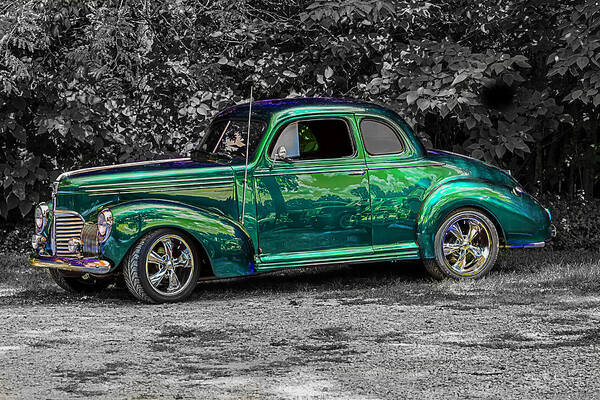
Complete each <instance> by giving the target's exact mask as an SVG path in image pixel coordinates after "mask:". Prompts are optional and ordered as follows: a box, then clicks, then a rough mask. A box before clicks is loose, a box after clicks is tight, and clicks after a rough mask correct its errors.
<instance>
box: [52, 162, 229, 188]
mask: <svg viewBox="0 0 600 400" xmlns="http://www.w3.org/2000/svg"><path fill="white" fill-rule="evenodd" d="M198 173H202V174H203V175H204V173H208V174H209V175H216V176H219V175H221V174H222V175H225V176H227V177H230V176H232V168H231V167H230V166H228V165H226V164H221V163H218V162H210V161H192V160H191V159H189V158H178V159H171V160H156V161H142V162H134V163H127V164H118V165H108V166H102V167H93V168H85V169H79V170H76V171H70V172H65V173H63V174H62V175H60V176H59V177H58V179H57V182H58V189H59V190H60V191H61V192H64V191H77V190H78V189H81V188H89V187H97V188H107V187H110V186H120V185H127V184H139V182H146V181H148V182H150V181H152V182H155V181H168V180H171V179H175V178H185V176H187V175H193V176H195V175H197V174H198ZM103 185H106V186H103Z"/></svg>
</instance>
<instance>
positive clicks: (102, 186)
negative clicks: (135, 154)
mask: <svg viewBox="0 0 600 400" xmlns="http://www.w3.org/2000/svg"><path fill="white" fill-rule="evenodd" d="M223 179H228V178H226V177H225V178H224V177H221V176H213V177H206V178H187V179H163V180H158V181H140V182H126V183H106V184H99V185H82V186H81V188H83V189H88V188H97V187H100V188H105V187H108V186H111V187H112V186H123V187H125V186H126V185H132V186H135V185H150V184H155V183H159V184H160V183H175V182H195V181H198V182H200V181H211V180H213V181H214V180H223ZM230 179H232V180H233V178H230ZM207 183H210V182H207Z"/></svg>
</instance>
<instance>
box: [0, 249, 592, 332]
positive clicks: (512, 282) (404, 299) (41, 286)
mask: <svg viewBox="0 0 600 400" xmlns="http://www.w3.org/2000/svg"><path fill="white" fill-rule="evenodd" d="M0 270H1V271H2V274H0V290H2V289H3V290H4V291H5V293H7V294H4V297H5V299H4V300H3V302H6V301H8V299H9V298H13V299H17V298H19V299H20V300H26V299H27V298H31V297H34V298H35V299H37V300H38V301H44V302H46V301H58V302H63V301H72V298H71V297H70V296H66V295H64V294H63V292H62V291H61V290H60V289H59V288H58V287H57V286H56V285H55V284H54V283H53V282H52V280H51V279H50V278H49V277H48V276H47V274H46V272H45V271H44V270H42V269H36V268H31V267H29V266H28V261H27V257H26V256H23V255H21V254H17V253H5V254H2V255H0ZM599 288H600V253H598V252H581V251H549V250H537V249H527V250H503V251H501V253H500V256H499V258H498V262H497V265H496V268H495V269H494V271H492V273H491V274H490V275H488V276H487V277H485V278H484V279H480V280H477V281H468V280H465V281H453V280H445V281H441V282H437V281H434V280H432V279H431V278H430V277H429V276H428V275H427V274H426V272H425V271H424V268H423V266H422V264H421V263H420V262H398V263H374V264H357V265H333V266H324V267H304V268H298V269H289V270H283V271H278V272H273V273H268V274H261V275H255V276H251V277H246V278H234V279H227V280H222V281H208V282H201V283H199V285H198V289H197V290H196V291H195V293H194V294H193V295H192V298H191V300H192V301H193V300H197V301H206V300H230V299H240V298H243V299H248V298H256V299H257V300H260V299H261V298H264V297H265V296H276V297H278V298H281V297H284V298H285V301H287V302H289V304H290V305H294V304H296V305H297V304H301V303H302V301H304V300H303V299H304V298H313V299H317V300H321V301H334V302H337V304H339V305H341V306H347V307H361V306H375V307H377V306H386V305H389V304H404V305H411V304H419V305H426V304H440V303H443V304H444V305H445V306H447V307H450V308H452V307H453V308H457V309H460V310H465V311H468V310H473V309H482V308H483V309H489V308H494V307H497V306H498V305H499V304H534V303H541V304H543V303H548V302H551V303H556V302H558V301H559V300H560V302H561V307H565V309H566V310H568V309H571V308H575V307H579V308H581V307H588V308H591V307H597V306H598V304H600V290H599ZM12 292H16V294H15V293H12ZM0 293H1V292H0ZM59 293H61V295H60V296H58V297H57V298H54V297H56V296H57V295H58V294H59ZM1 297H2V296H0V298H1ZM574 297H578V299H577V301H575V300H574V301H572V302H569V298H572V299H574ZM86 299H88V300H90V301H101V302H102V301H109V302H110V301H111V300H112V301H114V300H124V299H129V296H128V295H127V293H126V292H125V291H123V290H115V289H112V290H108V291H105V292H102V293H101V294H100V295H98V296H96V297H89V298H84V299H82V300H81V301H86ZM171 328H172V330H171V331H169V330H168V329H171ZM171 328H169V327H165V328H164V329H165V330H164V331H163V332H162V334H163V335H169V334H171V335H173V336H176V335H180V337H184V336H181V335H197V336H200V337H203V338H202V339H203V340H206V341H210V337H211V335H213V336H215V337H218V336H219V333H210V332H196V331H193V330H189V329H191V328H181V331H177V328H176V327H171ZM186 329H187V330H186Z"/></svg>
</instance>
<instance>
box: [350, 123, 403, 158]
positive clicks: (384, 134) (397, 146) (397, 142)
mask: <svg viewBox="0 0 600 400" xmlns="http://www.w3.org/2000/svg"><path fill="white" fill-rule="evenodd" d="M360 132H361V134H362V137H363V142H364V143H365V149H366V150H367V153H369V154H371V155H374V156H376V155H383V154H398V153H402V152H403V151H404V146H403V145H402V140H401V139H400V137H398V134H397V133H396V132H395V131H394V130H393V129H392V128H391V127H390V126H388V125H387V124H384V123H381V122H378V121H375V120H372V119H363V120H362V121H360Z"/></svg>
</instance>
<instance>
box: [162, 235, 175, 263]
mask: <svg viewBox="0 0 600 400" xmlns="http://www.w3.org/2000/svg"><path fill="white" fill-rule="evenodd" d="M162 244H163V246H164V248H165V255H166V257H167V260H169V261H170V260H173V241H172V240H171V239H170V238H168V239H164V240H163V241H162Z"/></svg>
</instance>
